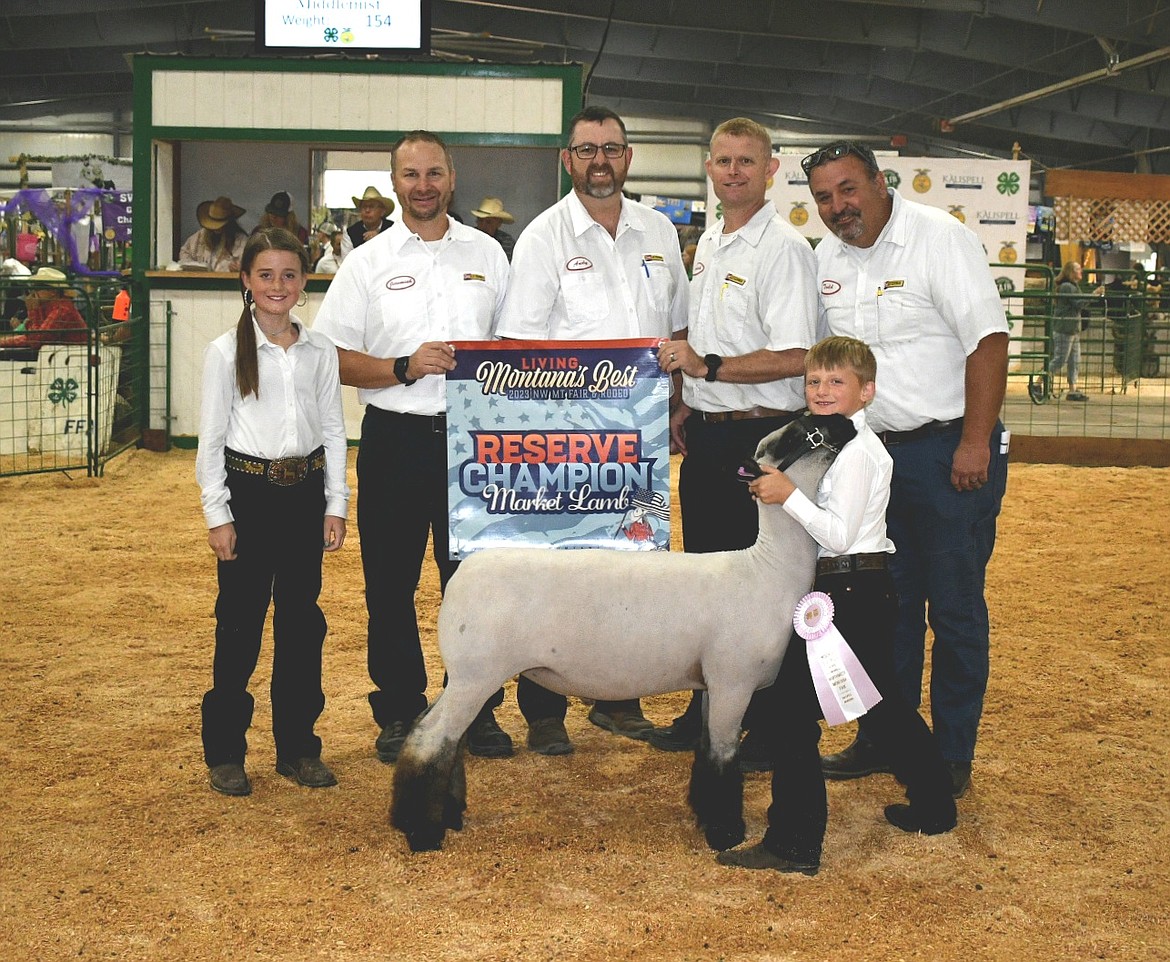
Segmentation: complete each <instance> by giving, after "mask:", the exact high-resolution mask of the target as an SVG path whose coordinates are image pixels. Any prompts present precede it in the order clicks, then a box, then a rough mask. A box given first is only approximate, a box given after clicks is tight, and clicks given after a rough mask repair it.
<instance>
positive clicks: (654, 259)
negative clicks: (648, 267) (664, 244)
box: [642, 254, 666, 264]
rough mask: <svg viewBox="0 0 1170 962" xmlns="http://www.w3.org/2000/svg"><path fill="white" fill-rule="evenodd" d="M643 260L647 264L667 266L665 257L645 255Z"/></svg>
mask: <svg viewBox="0 0 1170 962" xmlns="http://www.w3.org/2000/svg"><path fill="white" fill-rule="evenodd" d="M642 260H644V261H645V262H646V263H647V264H665V263H666V258H665V257H663V256H662V255H661V254H643V255H642Z"/></svg>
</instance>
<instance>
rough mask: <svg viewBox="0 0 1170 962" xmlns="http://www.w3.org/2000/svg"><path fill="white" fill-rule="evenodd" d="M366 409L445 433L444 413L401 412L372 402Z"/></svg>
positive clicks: (437, 432)
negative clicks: (389, 409) (388, 409)
mask: <svg viewBox="0 0 1170 962" xmlns="http://www.w3.org/2000/svg"><path fill="white" fill-rule="evenodd" d="M366 411H367V412H370V413H372V414H375V415H378V416H379V417H384V418H388V419H391V420H401V421H406V422H407V423H410V424H415V425H418V426H419V427H423V426H425V427H426V429H427V430H429V431H433V432H434V433H435V434H446V433H447V415H446V414H403V413H402V412H401V411H387V410H386V409H385V408H380V407H377V406H375V405H373V404H368V405H366Z"/></svg>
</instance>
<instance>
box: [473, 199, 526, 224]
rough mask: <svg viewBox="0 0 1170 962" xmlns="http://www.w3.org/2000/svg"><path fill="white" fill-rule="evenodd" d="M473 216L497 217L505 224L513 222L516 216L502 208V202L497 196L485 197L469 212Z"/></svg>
mask: <svg viewBox="0 0 1170 962" xmlns="http://www.w3.org/2000/svg"><path fill="white" fill-rule="evenodd" d="M471 214H472V216H473V217H498V218H499V219H500V220H502V221H503V222H504V223H505V224H512V223H515V221H516V218H515V217H513V216H512V215H511V214H509V213H508V212H507V211H506V210H504V202H503V201H502V200H500V198H498V197H485V198H484V199H483V203H482V204H480V205H479V208H478V209H477V210H473V211H472V212H471Z"/></svg>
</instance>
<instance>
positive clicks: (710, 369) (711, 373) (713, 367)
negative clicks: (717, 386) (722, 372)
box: [703, 354, 723, 381]
mask: <svg viewBox="0 0 1170 962" xmlns="http://www.w3.org/2000/svg"><path fill="white" fill-rule="evenodd" d="M703 362H704V363H705V364H706V365H707V373H706V374H705V375H703V380H705V381H714V380H715V379H716V378H717V377H718V376H719V365H720V364H722V363H723V358H721V357H720V356H719V355H718V354H705V355H703Z"/></svg>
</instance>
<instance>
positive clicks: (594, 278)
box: [498, 107, 687, 755]
mask: <svg viewBox="0 0 1170 962" xmlns="http://www.w3.org/2000/svg"><path fill="white" fill-rule="evenodd" d="M633 154H634V152H633V150H632V148H631V147H630V146H629V143H628V141H627V139H626V126H625V124H624V123H623V122H622V119H621V117H619V116H618V115H617V114H615V113H614V112H613V111H612V110H609V109H607V108H605V107H587V108H585V109H584V110H582V111H581V112H580V113H579V114H577V116H575V117H574V118H573V119H572V120H571V121H570V122H569V141H568V146H567V147H565V148H564V149H563V150H562V151H561V163H562V164H563V165H564V167H565V170H566V171H567V172H568V174H569V177H570V178H571V180H572V184H573V189H572V191H570V192H569V193H568V194H566V195H565V197H563V198H562V199H561V200H560V201H558V202H557V203H556V204H554V205H553V206H552V207H550V208H549V209H548V210H546V211H544V212H543V213H542V214H540V215H539V216H538V217H536V219H535V220H533V221H532V223H530V224H529V225H528V227H526V228H525V229H524V231H523V233H521V235H520V237H519V238H518V239H517V241H516V247H515V249H514V250H513V252H512V279H511V281H510V282H509V291H508V298H507V300H506V301H505V304H504V312H503V316H502V318H501V320H500V324H499V327H498V334H499V336H500V337H507V338H519V339H524V340H549V339H553V340H582V339H615V338H635V337H656V338H662V339H664V340H666V339H669V338H670V337H671V336H672V335H673V334H674V332H675V331H678V330H681V329H682V328H685V327H686V323H687V274H686V269H685V268H684V267H683V262H682V254H681V252H680V250H679V242H678V232H677V231H676V230H675V228H674V225H673V224H672V223H671V222H670V220H669V219H668V218H667V217H666V216H664V215H663V214H661V213H659V212H658V211H656V210H654V209H652V208H650V207H646V206H643V205H642V204H638V203H634V202H632V201H630V200H628V199H626V198H625V197H623V196H622V185H623V184H625V182H626V174H627V173H628V172H629V169H630V161H631V160H632V159H633ZM517 701H518V702H519V705H520V711H521V713H522V714H523V715H524V718H525V720H526V721H527V722H528V747H529V748H530V749H531V750H532V751H536V752H539V753H541V754H545V755H562V754H567V753H568V752H571V751H572V750H573V746H572V743H571V742H570V741H569V736H568V733H567V732H566V731H565V726H564V718H565V711H566V707H567V701H566V699H565V697H564V696H563V695H559V694H557V693H556V692H552V691H549V690H548V689H546V688H542V687H541V686H540V685H537V684H536V683H535V682H533V681H531V680H530V679H528V678H526V677H524V676H523V675H521V676H520V682H519V686H518V688H517ZM589 720H590V721H591V722H593V724H595V725H597V726H598V727H600V728H605V729H607V730H608V731H611V732H613V733H615V734H619V735H625V736H626V737H628V738H636V739H645V738H646V737H647V736H648V735H649V733H650V732H651V731H652V730H653V727H654V726H653V725H652V724H651V723H650V722H649V721H647V720H646V718H645V717H644V716H643V714H642V708H641V705H640V704H639V702H638V700H637V699H632V700H628V701H614V702H609V701H599V702H597V703H596V704H595V705H594V706H593V707H592V708H591V709H590V712H589Z"/></svg>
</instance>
